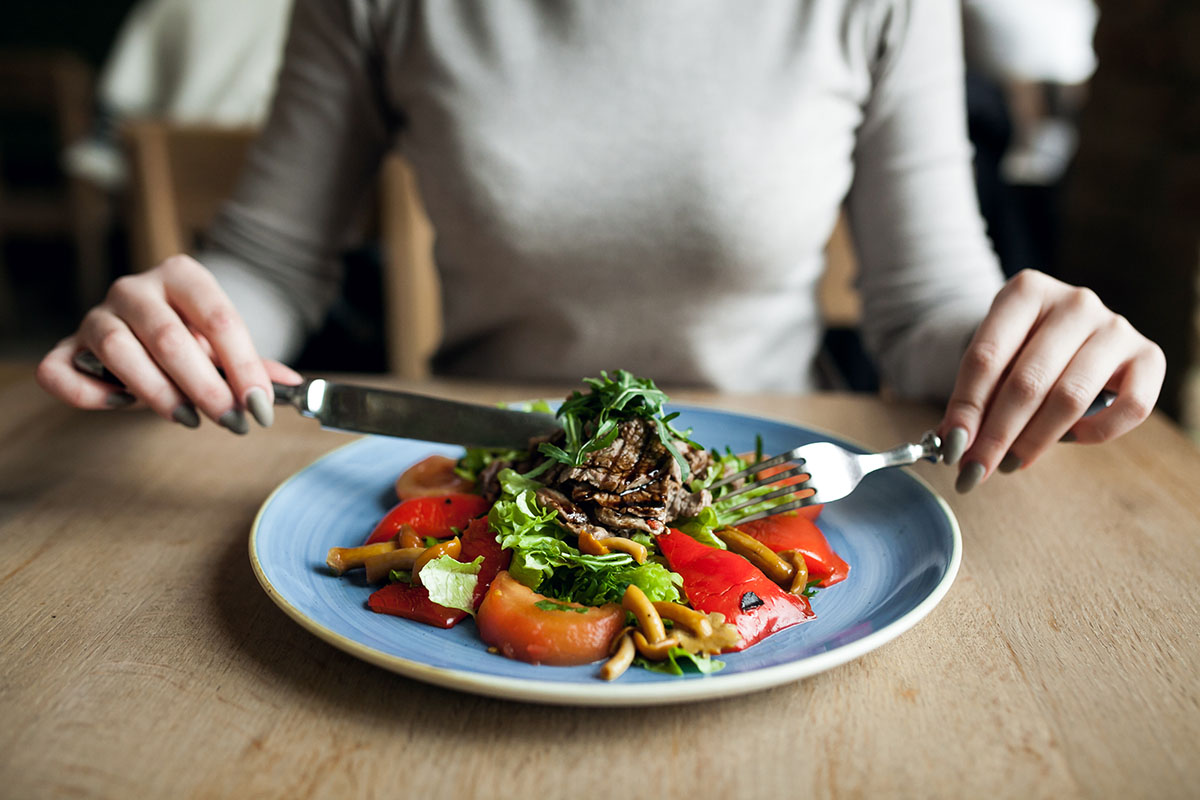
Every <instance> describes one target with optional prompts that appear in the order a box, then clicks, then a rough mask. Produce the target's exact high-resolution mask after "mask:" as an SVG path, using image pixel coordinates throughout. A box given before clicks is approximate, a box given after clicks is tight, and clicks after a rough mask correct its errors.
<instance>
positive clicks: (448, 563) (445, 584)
mask: <svg viewBox="0 0 1200 800" xmlns="http://www.w3.org/2000/svg"><path fill="white" fill-rule="evenodd" d="M482 566H483V556H478V557H477V558H476V559H475V560H474V561H471V562H469V563H464V562H462V561H455V560H454V559H453V558H451V557H450V556H447V555H441V556H438V557H437V558H435V559H433V560H432V561H430V562H429V563H428V564H426V565H425V566H423V567H421V585H422V586H424V587H425V589H426V590H427V591H428V592H429V599H430V600H432V601H433V602H435V603H437V604H438V605H439V606H445V607H446V608H457V609H460V610H462V611H466V612H467V613H468V614H472V615H473V614H474V613H475V604H474V599H475V584H477V583H478V582H479V569H480V567H482Z"/></svg>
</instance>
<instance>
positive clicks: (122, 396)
mask: <svg viewBox="0 0 1200 800" xmlns="http://www.w3.org/2000/svg"><path fill="white" fill-rule="evenodd" d="M136 402H137V398H136V397H134V396H133V395H131V394H130V393H129V392H110V393H109V395H108V397H105V398H104V404H105V405H106V406H108V407H109V408H125V407H126V406H131V405H133V404H134V403H136Z"/></svg>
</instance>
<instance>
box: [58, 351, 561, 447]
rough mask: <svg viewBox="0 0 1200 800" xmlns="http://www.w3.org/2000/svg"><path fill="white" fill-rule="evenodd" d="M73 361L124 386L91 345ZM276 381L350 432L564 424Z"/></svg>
mask: <svg viewBox="0 0 1200 800" xmlns="http://www.w3.org/2000/svg"><path fill="white" fill-rule="evenodd" d="M74 365H75V368H76V369H78V370H79V371H80V372H83V373H84V374H86V375H91V376H92V377H94V378H99V379H100V380H102V381H104V382H106V383H111V384H112V385H114V386H116V387H120V388H124V384H123V383H122V382H121V379H120V378H118V377H117V376H116V375H114V374H113V373H112V372H110V371H109V370H108V369H107V368H106V367H105V366H104V364H102V363H101V362H100V359H98V358H96V356H95V355H94V354H92V353H91V352H89V351H87V350H84V351H82V352H80V353H78V354H77V355H76V356H75V358H74ZM218 371H220V370H218ZM222 377H224V373H223V372H222ZM271 387H272V388H273V389H274V390H275V404H276V405H290V406H292V407H293V408H295V409H296V410H297V411H299V412H300V413H301V414H302V415H303V416H306V417H311V418H312V419H315V420H317V421H318V422H319V423H321V427H323V428H328V429H330V430H337V431H346V432H349V433H371V434H378V435H382V436H398V437H402V438H406V439H420V440H422V441H427V442H443V443H445V444H457V445H462V446H464V447H487V448H496V449H505V450H510V449H511V450H523V449H525V448H526V447H528V446H529V440H530V439H533V438H534V437H541V436H549V435H551V434H553V433H556V432H558V431H560V430H562V426H561V425H559V423H558V420H557V419H556V418H555V417H554V415H553V414H544V413H541V412H536V411H515V410H511V409H504V408H497V407H495V406H485V405H479V404H476V403H462V402H459V401H457V400H446V399H444V398H441V397H432V396H429V395H422V394H415V393H412V392H400V391H394V390H389V389H377V388H374V387H371V386H358V385H355V384H349V383H338V382H335V381H328V380H325V379H324V378H312V379H307V380H305V381H303V382H302V383H300V384H298V385H296V386H287V385H285V384H281V383H272V384H271Z"/></svg>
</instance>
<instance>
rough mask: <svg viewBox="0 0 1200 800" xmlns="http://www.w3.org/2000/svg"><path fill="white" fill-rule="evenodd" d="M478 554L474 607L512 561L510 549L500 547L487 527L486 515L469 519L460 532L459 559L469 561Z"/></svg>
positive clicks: (477, 605) (494, 535)
mask: <svg viewBox="0 0 1200 800" xmlns="http://www.w3.org/2000/svg"><path fill="white" fill-rule="evenodd" d="M478 556H483V564H482V565H481V566H480V567H479V581H478V582H477V583H476V584H475V598H474V605H475V608H479V604H480V603H482V602H483V596H484V595H485V594H487V590H488V587H489V586H491V585H492V581H493V580H495V579H496V575H497V574H498V573H499V572H500V571H501V570H505V569H508V563H509V562H510V561H512V551H511V550H505V549H503V548H502V547H500V543H499V542H498V541H496V534H494V533H492V531H491V529H490V528H489V527H488V521H487V517H479V518H478V519H474V520H471V524H470V525H468V526H467V529H466V530H465V531H463V534H462V551H461V552H460V553H459V555H458V557H459V560H461V561H464V562H467V563H470V562H471V561H474V560H475V559H476V558H477V557H478Z"/></svg>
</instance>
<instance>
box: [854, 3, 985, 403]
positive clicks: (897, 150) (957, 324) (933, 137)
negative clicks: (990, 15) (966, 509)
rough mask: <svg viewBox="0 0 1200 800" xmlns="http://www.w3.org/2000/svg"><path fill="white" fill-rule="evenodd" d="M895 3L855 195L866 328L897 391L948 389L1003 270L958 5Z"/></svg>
mask: <svg viewBox="0 0 1200 800" xmlns="http://www.w3.org/2000/svg"><path fill="white" fill-rule="evenodd" d="M886 5H887V8H886V12H887V13H886V14H885V15H884V16H883V17H882V18H881V19H880V20H879V21H878V22H879V26H878V28H877V30H878V32H879V33H878V40H877V41H878V48H877V49H876V51H875V52H876V58H875V63H874V69H873V75H872V90H871V95H870V98H869V100H868V102H867V106H866V109H865V114H864V119H863V123H862V126H861V128H860V130H859V135H858V140H857V144H856V146H855V154H854V159H855V177H854V182H853V184H852V186H851V189H850V194H849V198H848V200H847V205H848V214H849V219H850V226H851V230H852V232H853V236H854V242H855V247H856V250H857V253H858V258H859V269H860V275H859V288H860V290H861V293H862V298H863V333H864V338H865V341H866V344H867V347H868V349H869V351H870V352H871V353H872V354H873V355H874V356H875V358H876V360H877V361H878V363H879V367H880V370H881V372H882V374H883V379H884V382H885V384H886V385H888V386H889V387H891V388H892V389H893V390H894V391H895V392H896V393H897V394H898V395H901V396H905V397H921V398H945V397H948V396H949V394H950V392H951V390H952V389H953V386H954V377H955V373H956V372H957V368H958V365H959V361H960V360H961V358H962V354H963V352H964V350H965V348H966V344H967V342H968V340H969V338H970V336H971V334H972V333H973V331H974V330H975V328H976V327H977V326H978V324H979V322H980V321H981V320H982V319H983V317H984V315H985V314H986V313H987V310H988V308H989V306H990V304H991V301H992V298H993V297H994V296H995V294H996V292H997V291H998V290H999V288H1000V286H1001V284H1002V275H1001V273H1000V270H999V266H998V264H997V261H996V258H995V256H994V254H993V253H992V250H991V246H990V243H989V242H988V239H987V236H986V234H985V232H984V226H983V221H982V219H981V218H980V215H979V208H978V201H977V199H976V195H975V189H974V185H973V176H972V172H971V148H970V144H969V143H968V140H967V134H966V119H965V117H966V107H965V103H964V97H963V94H964V85H963V67H962V50H961V29H960V20H959V8H958V3H957V2H956V0H898V1H897V2H893V3H888V4H886Z"/></svg>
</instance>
